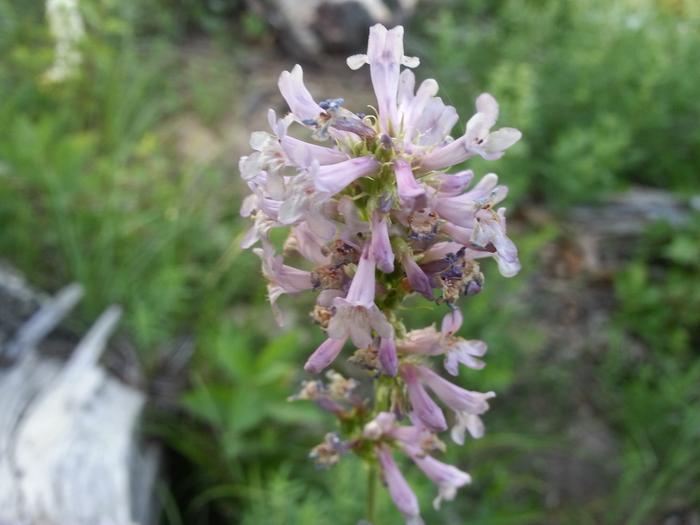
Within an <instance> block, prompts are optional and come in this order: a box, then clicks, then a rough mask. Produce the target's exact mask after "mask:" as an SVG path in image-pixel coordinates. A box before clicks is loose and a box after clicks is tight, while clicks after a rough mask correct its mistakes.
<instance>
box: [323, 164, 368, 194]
mask: <svg viewBox="0 0 700 525" xmlns="http://www.w3.org/2000/svg"><path fill="white" fill-rule="evenodd" d="M378 167H379V163H378V162H377V161H376V160H374V158H373V157H369V156H368V157H358V158H355V159H349V160H346V161H343V162H338V163H337V164H330V165H327V166H320V167H319V168H318V170H317V171H316V173H315V174H314V182H315V184H316V189H318V191H322V192H324V193H328V194H330V195H335V194H336V193H338V192H339V191H341V190H342V189H343V188H345V187H346V186H347V185H348V184H350V183H352V182H354V181H355V180H357V179H359V178H360V177H366V176H367V175H370V174H371V173H374V172H375V171H376V170H377V168H378Z"/></svg>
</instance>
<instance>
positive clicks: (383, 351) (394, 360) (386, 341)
mask: <svg viewBox="0 0 700 525" xmlns="http://www.w3.org/2000/svg"><path fill="white" fill-rule="evenodd" d="M378 353H379V362H380V363H381V365H382V368H383V369H384V373H385V374H387V375H389V376H395V375H396V373H397V372H398V370H399V359H398V356H397V355H396V343H395V342H394V338H393V337H385V338H382V339H381V341H380V343H379V352H378Z"/></svg>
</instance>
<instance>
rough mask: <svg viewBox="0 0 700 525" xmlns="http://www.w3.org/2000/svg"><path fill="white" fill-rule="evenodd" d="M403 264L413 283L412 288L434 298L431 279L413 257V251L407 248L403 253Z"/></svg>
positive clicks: (410, 282) (426, 296) (408, 277)
mask: <svg viewBox="0 0 700 525" xmlns="http://www.w3.org/2000/svg"><path fill="white" fill-rule="evenodd" d="M401 265H402V266H403V269H404V271H405V272H406V279H408V283H409V284H410V285H411V289H413V290H414V291H416V292H418V293H419V294H421V295H422V296H423V297H425V298H426V299H433V287H432V286H431V284H430V279H429V278H428V276H427V275H425V272H424V271H423V270H421V267H420V266H418V263H416V261H415V260H414V259H413V255H411V252H410V251H408V250H406V251H404V252H403V254H402V255H401Z"/></svg>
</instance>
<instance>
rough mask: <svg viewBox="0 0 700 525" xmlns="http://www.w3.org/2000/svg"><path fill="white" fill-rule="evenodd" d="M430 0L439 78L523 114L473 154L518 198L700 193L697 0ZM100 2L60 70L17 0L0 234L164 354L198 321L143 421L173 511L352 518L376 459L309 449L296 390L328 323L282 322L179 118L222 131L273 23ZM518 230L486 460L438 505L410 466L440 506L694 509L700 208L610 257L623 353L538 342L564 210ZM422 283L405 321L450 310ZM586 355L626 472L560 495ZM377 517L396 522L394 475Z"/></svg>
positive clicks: (3, 95)
mask: <svg viewBox="0 0 700 525" xmlns="http://www.w3.org/2000/svg"><path fill="white" fill-rule="evenodd" d="M425 8H426V9H427V8H430V9H431V12H432V14H433V15H434V16H431V17H423V16H417V17H416V18H415V21H414V23H413V25H414V26H415V28H414V32H409V33H408V35H409V38H412V40H410V41H409V44H408V47H409V50H411V48H412V47H413V48H417V49H418V52H417V53H416V54H420V55H421V56H422V58H423V62H424V64H425V68H423V69H421V70H419V75H420V74H423V75H426V76H427V75H429V76H435V78H437V79H438V80H439V81H440V83H441V90H442V95H443V96H444V97H445V98H446V100H448V101H449V102H450V103H452V104H454V105H455V106H457V108H458V110H459V111H460V114H461V115H462V116H463V117H466V116H468V115H470V114H471V110H472V104H473V99H474V97H475V95H476V94H478V93H479V92H480V91H486V90H488V91H490V92H492V93H494V94H495V95H496V97H497V99H498V100H499V102H500V103H501V109H502V113H503V114H502V118H501V120H500V122H501V123H502V124H503V125H513V126H516V127H519V128H521V129H522V130H523V132H524V139H523V141H522V142H521V143H520V144H519V145H517V146H516V147H514V148H513V150H512V152H509V154H508V155H507V156H506V157H505V158H504V159H503V160H501V161H499V162H498V163H496V164H494V165H487V164H485V163H476V166H477V167H476V170H477V172H478V173H484V172H485V170H487V169H495V170H496V171H497V172H498V173H499V174H501V175H502V177H503V180H504V181H505V182H506V183H507V184H508V185H509V186H511V188H512V189H513V191H512V199H511V200H510V202H511V203H514V204H517V205H519V206H521V207H522V208H525V207H526V206H531V207H532V206H534V204H533V203H536V205H537V206H542V207H543V208H544V209H545V210H549V211H553V212H555V213H556V212H561V211H566V209H567V206H568V205H569V204H571V203H573V202H591V201H592V200H595V199H597V198H600V197H604V196H605V195H606V194H607V193H608V192H610V191H613V190H617V189H620V188H623V187H625V186H627V185H629V184H637V183H643V184H648V185H654V186H658V187H662V188H665V189H671V190H674V191H678V192H685V193H689V192H698V190H700V188H699V187H698V186H699V184H698V176H699V175H698V169H700V168H699V166H700V127H698V126H697V125H696V123H697V122H698V120H699V118H700V97H699V96H698V86H697V78H696V76H697V75H694V74H693V72H694V71H698V70H700V54H699V53H698V52H697V50H698V49H700V31H699V30H698V29H699V27H698V26H699V24H700V9H698V4H697V3H695V2H691V1H683V0H624V1H620V2H604V1H603V0H572V1H570V2H558V1H555V0H537V1H535V0H498V1H490V2H487V1H485V0H479V1H470V2H464V1H456V0H449V1H444V2H440V3H438V4H436V5H431V6H427V5H426V6H425ZM81 10H82V12H83V14H84V17H85V21H86V25H87V34H88V39H87V41H86V42H85V44H84V47H83V56H84V63H83V65H82V67H81V72H80V74H79V75H78V76H77V77H76V78H74V79H71V80H68V81H66V82H64V83H62V84H54V85H49V84H46V83H45V82H44V81H43V80H42V73H43V72H44V71H45V70H46V69H47V68H48V67H49V65H50V63H51V61H52V58H53V52H52V42H51V39H50V37H49V35H48V32H47V28H46V23H45V20H44V15H43V2H12V1H10V0H0V122H1V123H2V125H1V126H0V223H1V224H2V225H3V230H2V233H0V254H2V256H3V257H4V258H7V259H8V260H10V261H11V262H12V263H13V264H15V265H16V266H17V267H19V268H20V269H21V270H22V271H24V272H25V273H26V274H27V275H28V277H29V279H30V280H31V281H32V282H34V283H36V284H37V285H39V286H41V287H44V288H46V289H49V290H54V289H56V288H57V287H59V286H61V285H63V284H65V283H66V282H69V281H74V280H75V281H80V282H82V283H83V284H84V285H85V287H86V289H87V291H88V295H87V297H86V300H85V302H84V304H83V306H82V308H83V310H82V311H81V312H80V316H79V318H80V320H81V321H82V322H83V323H85V324H87V323H89V322H90V321H91V320H92V319H94V317H95V315H96V314H97V313H98V312H99V311H100V310H102V309H103V308H104V307H105V306H106V305H107V304H109V303H111V302H118V303H121V304H122V305H123V306H124V307H125V311H126V317H125V321H124V323H123V331H124V335H125V336H126V337H128V338H129V339H130V340H131V341H132V342H133V344H134V345H135V347H136V348H137V350H138V352H139V355H140V357H141V359H142V362H143V364H144V368H145V370H146V374H147V375H148V374H150V373H152V371H153V370H154V369H155V368H156V364H157V362H158V360H159V359H160V358H161V356H160V350H159V348H168V347H169V345H171V343H172V341H174V340H175V339H177V338H178V337H179V336H181V335H183V334H184V335H193V336H194V338H195V341H196V346H197V352H196V355H195V357H194V360H193V362H192V364H191V367H190V369H189V385H190V386H189V388H188V390H187V392H185V393H184V395H183V396H182V400H181V405H180V408H179V412H178V413H177V414H176V415H175V416H174V417H173V416H172V415H171V414H162V413H156V414H154V415H153V417H152V418H151V421H150V422H149V425H148V427H147V428H148V429H149V430H150V432H152V433H153V434H154V435H156V436H159V437H161V438H162V439H164V441H165V443H166V444H167V446H168V448H169V450H171V451H172V452H171V467H170V468H171V471H170V476H169V484H168V486H167V487H164V488H163V490H161V491H160V493H161V497H162V500H163V507H164V510H165V512H164V520H165V521H166V522H167V523H171V524H179V523H187V524H194V525H197V524H208V523H222V522H223V523H244V524H246V525H247V524H253V523H256V524H257V523H265V524H268V523H269V524H273V525H274V524H276V523H280V524H281V523H285V524H286V523H290V524H325V523H331V522H335V523H343V524H344V523H348V524H354V523H356V522H357V521H358V520H359V519H360V518H361V517H362V515H363V508H364V501H363V500H364V495H365V493H364V491H365V490H366V488H365V484H364V479H365V476H366V473H365V472H364V471H363V466H362V465H361V464H360V463H359V462H353V461H344V462H342V463H341V465H339V466H338V467H337V468H336V469H334V470H333V471H331V472H327V473H325V472H317V471H315V470H314V468H313V466H311V465H310V464H309V463H308V462H307V460H306V454H307V451H308V449H309V448H310V447H312V446H313V445H314V444H316V443H318V442H319V441H320V440H321V439H322V437H323V434H324V433H325V432H326V431H328V430H332V429H333V427H332V423H331V422H330V421H329V420H327V419H325V418H324V417H323V416H322V415H321V414H319V412H318V411H316V410H314V409H313V407H311V406H308V405H305V404H304V403H294V404H290V403H287V402H286V401H285V399H286V397H287V396H288V395H290V394H291V393H292V392H293V391H294V389H295V386H296V385H297V384H298V383H299V381H300V380H301V379H302V375H301V374H300V373H299V369H300V364H301V363H302V362H303V359H304V357H305V356H306V355H308V353H309V351H310V350H311V349H312V348H314V345H315V344H317V342H318V341H317V338H318V334H317V333H314V332H313V331H312V330H311V329H310V328H307V327H306V323H305V322H300V321H297V322H293V323H292V328H290V329H288V330H281V329H279V328H277V327H272V326H271V325H272V317H271V314H270V313H269V310H268V306H267V304H266V302H265V296H264V289H263V283H262V282H261V279H259V277H258V274H259V270H258V265H259V261H258V259H257V258H256V257H254V256H253V255H252V254H249V253H245V254H242V253H241V252H240V250H239V249H238V240H239V239H240V235H241V232H242V231H243V229H244V227H245V225H244V223H243V221H241V220H240V219H239V217H238V214H237V210H238V207H239V204H240V200H241V185H240V183H239V182H238V181H237V176H236V175H235V168H234V165H233V163H234V162H235V159H230V158H227V156H226V153H225V152H224V153H223V154H219V155H218V156H217V155H215V156H213V157H211V158H208V159H207V160H201V158H197V157H192V156H189V157H187V156H183V152H182V147H181V144H179V143H178V138H177V133H178V131H180V130H181V128H183V127H185V126H186V125H187V124H186V121H184V120H183V118H182V117H183V116H187V117H192V115H194V118H195V119H196V121H197V122H199V123H201V124H202V126H204V127H205V129H207V130H209V131H210V132H211V133H212V136H214V137H215V138H220V137H219V136H220V134H221V133H220V128H219V126H220V125H221V120H222V118H223V117H224V116H225V115H227V114H228V115H230V114H235V115H240V113H237V110H238V109H239V108H238V107H237V104H239V103H240V102H239V98H240V97H239V96H238V95H239V90H240V89H241V86H242V85H243V83H242V81H241V80H242V79H240V78H239V75H240V68H239V67H238V59H239V56H240V55H242V54H245V53H249V52H250V48H247V47H246V46H247V45H248V43H249V42H250V41H254V42H262V41H269V36H266V32H267V29H266V27H265V25H264V23H263V21H262V20H261V19H260V18H259V17H257V16H256V15H254V14H251V13H250V12H248V11H245V10H244V7H243V2H242V1H237V0H231V1H228V2H226V1H223V0H216V1H214V0H210V1H206V2H196V1H190V0H179V1H175V0H158V1H156V2H146V1H145V0H129V1H116V0H83V1H82V2H81ZM415 35H417V36H415ZM202 39H204V40H206V41H207V42H214V44H213V46H212V47H213V50H214V52H213V53H211V52H209V53H207V56H206V57H200V56H199V55H198V53H196V52H194V53H193V52H192V47H195V46H186V45H185V43H188V42H191V41H193V40H194V41H196V42H198V43H199V42H201V40H202ZM210 50H211V49H210ZM463 122H464V119H463ZM461 125H462V126H463V123H462V124H461ZM195 149H196V148H195ZM555 216H556V215H555ZM516 224H517V223H516ZM526 226H527V225H526ZM516 228H517V231H516V229H514V232H513V237H514V238H515V239H516V240H517V242H518V245H519V247H520V249H521V252H522V258H523V261H524V267H525V272H524V274H523V275H521V276H519V277H518V278H517V279H514V280H505V279H502V278H501V277H500V276H498V275H497V273H496V272H495V271H494V268H492V267H488V268H487V269H486V272H487V289H486V293H484V294H482V295H481V296H477V297H475V298H473V299H471V300H470V301H469V302H468V304H466V305H465V313H466V315H465V324H464V327H463V333H464V335H465V336H467V337H470V338H481V339H484V340H486V341H487V342H488V343H489V347H490V352H489V358H488V363H489V364H488V367H487V368H486V369H485V370H483V371H481V372H479V373H473V372H471V371H464V372H463V377H462V379H463V380H464V382H465V384H468V385H469V386H470V388H474V389H484V390H489V389H493V390H495V391H497V392H498V394H499V397H498V398H497V399H496V400H495V402H494V410H493V411H492V412H490V413H489V414H488V415H487V417H486V422H487V426H488V429H489V434H488V437H487V438H486V439H483V440H480V441H476V442H472V443H469V444H468V445H467V446H465V447H464V448H461V449H457V448H456V447H452V448H451V451H450V453H449V455H448V459H449V460H450V461H453V462H455V463H456V464H458V465H459V466H460V467H462V468H464V469H467V470H469V471H470V472H471V473H472V475H473V477H474V479H475V483H474V485H473V486H472V487H470V488H469V489H468V490H465V491H463V493H462V494H460V497H459V498H457V500H456V501H455V502H453V503H451V504H448V505H445V506H444V508H443V510H442V511H441V512H440V513H439V514H438V513H435V512H433V511H432V510H431V509H430V501H431V499H432V497H433V495H434V488H433V487H431V486H430V483H429V482H427V481H426V480H425V479H424V478H422V477H421V476H420V475H419V474H417V473H415V472H413V471H412V470H414V469H407V470H408V471H409V474H408V476H409V480H410V482H411V484H412V485H413V486H415V487H416V488H417V489H418V494H419V498H420V500H421V504H422V507H423V508H424V509H425V515H426V520H427V522H428V523H448V524H455V525H456V524H474V525H476V524H483V525H487V524H488V525H494V524H496V525H497V524H503V525H506V524H528V523H532V524H535V523H536V524H539V523H552V524H555V523H557V524H558V523H574V524H578V523H581V524H593V523H596V524H597V523H609V524H618V523H633V524H645V523H655V522H658V521H659V520H660V519H661V517H663V516H667V515H669V514H672V513H674V512H676V513H677V512H682V511H685V510H687V509H693V508H695V509H697V508H698V505H700V493H699V492H698V487H700V456H699V453H698V450H700V449H698V447H697V440H698V437H700V436H699V435H700V409H699V408H698V407H699V406H700V392H699V386H698V385H700V365H699V362H698V350H697V349H698V345H699V343H700V340H699V339H698V338H699V334H700V319H699V315H700V295H699V294H700V264H699V262H698V261H700V253H699V249H700V248H699V246H700V243H699V242H698V239H700V219H698V218H697V217H695V218H692V219H691V220H690V222H689V223H688V224H686V225H685V226H683V227H682V228H678V227H671V226H669V225H663V224H659V225H657V226H655V227H654V228H653V229H652V230H651V231H650V232H649V234H648V236H647V237H645V239H644V241H643V242H642V243H641V244H640V246H639V247H638V253H636V254H635V255H634V257H633V260H632V261H631V262H630V264H629V265H628V266H627V267H626V268H625V269H624V270H623V271H622V272H619V273H618V274H617V275H615V276H614V277H613V288H614V295H615V300H616V308H615V315H614V318H613V319H612V320H611V322H610V323H609V324H608V325H606V326H605V330H606V332H605V334H604V335H605V338H606V340H607V347H606V351H605V353H604V354H603V355H600V354H599V353H595V352H593V351H591V352H590V354H584V355H582V356H579V357H577V358H576V359H574V360H573V361H570V362H567V361H565V360H563V359H562V358H560V357H558V356H551V355H548V354H547V353H546V352H545V351H543V347H544V346H545V342H546V338H547V333H546V327H542V326H541V325H539V324H538V323H537V319H533V318H532V311H531V308H530V304H529V303H528V302H526V301H524V300H523V297H528V296H527V293H528V291H527V290H523V287H524V286H525V285H526V283H527V282H528V278H529V276H530V275H532V274H533V273H534V272H535V271H536V270H537V264H538V261H539V260H540V258H539V254H540V251H541V249H542V247H543V246H545V245H546V244H547V243H548V242H549V241H551V240H552V239H553V238H555V237H557V236H558V235H561V232H560V230H559V226H558V221H556V220H554V221H551V222H550V223H548V224H547V225H546V226H543V225H542V224H538V225H537V228H536V230H532V229H531V230H528V229H526V228H524V227H523V226H519V227H516ZM287 304H289V305H291V302H288V303H287ZM424 304H425V303H421V302H415V303H411V304H409V305H407V306H406V310H405V314H406V316H407V319H408V324H409V325H410V326H415V327H417V326H422V325H424V324H426V323H429V322H432V321H435V320H436V318H437V317H439V315H438V313H437V312H435V311H434V310H432V309H429V308H426V307H425V306H424ZM285 306H286V305H285ZM303 306H308V304H306V303H305V304H304V305H303ZM303 312H304V309H303V308H300V309H299V310H298V312H294V311H292V312H290V314H291V317H292V320H293V321H294V319H295V317H296V318H299V317H300V316H303V315H305V314H304V313H303ZM562 350H564V349H562ZM586 367H592V369H593V371H594V372H593V374H592V379H591V382H590V384H586V385H585V386H586V388H585V390H586V396H587V397H586V401H587V403H588V404H589V405H590V406H591V407H592V410H595V411H596V417H597V418H599V419H600V420H602V421H603V422H604V424H605V425H606V426H607V427H609V428H610V431H611V432H612V435H613V437H614V439H615V442H616V444H617V451H618V454H617V456H616V457H614V458H611V462H617V463H619V465H618V473H617V474H616V476H615V479H614V480H613V483H612V488H611V489H610V490H606V491H605V492H604V493H603V494H597V495H596V496H595V498H593V499H589V500H586V501H584V502H573V503H572V502H571V501H559V502H556V501H555V502H552V501H551V500H549V499H548V492H547V490H548V489H547V484H548V483H551V480H548V479H547V475H546V473H543V470H542V468H540V466H541V464H543V463H546V462H547V461H548V459H547V458H548V457H549V454H551V453H552V452H553V451H558V452H561V451H562V450H564V451H566V453H567V454H568V455H570V456H576V454H577V451H575V450H570V449H571V441H570V438H571V436H570V435H569V434H568V429H567V427H566V425H567V424H569V423H570V422H571V420H572V418H575V417H576V416H575V415H574V411H575V410H576V406H575V400H574V399H573V396H574V394H576V392H577V390H576V389H577V387H576V382H577V381H578V379H577V378H578V374H579V373H580V370H581V369H582V368H586ZM640 502H641V503H640ZM379 517H380V521H379V523H381V524H382V525H383V524H385V523H387V524H388V523H398V522H399V518H398V514H397V513H396V511H395V510H394V509H393V508H392V507H391V505H390V503H389V502H388V498H386V497H382V498H380V505H379Z"/></svg>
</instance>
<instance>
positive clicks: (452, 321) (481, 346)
mask: <svg viewBox="0 0 700 525" xmlns="http://www.w3.org/2000/svg"><path fill="white" fill-rule="evenodd" d="M461 326H462V313H461V312H460V311H459V310H452V311H451V312H450V313H448V314H447V315H446V316H445V317H444V318H443V319H442V334H441V335H442V337H441V339H442V344H443V348H444V351H445V370H447V371H448V372H449V373H450V374H452V375H453V376H456V375H457V374H458V373H459V370H458V367H459V363H462V364H464V365H465V366H468V367H469V368H473V369H475V370H480V369H482V368H484V362H483V361H481V360H480V359H477V357H482V356H483V355H484V354H485V353H486V348H487V347H486V343H484V342H483V341H477V340H471V341H466V340H464V339H462V338H461V337H455V336H454V335H453V334H454V333H455V332H457V330H459V328H460V327H461Z"/></svg>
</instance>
